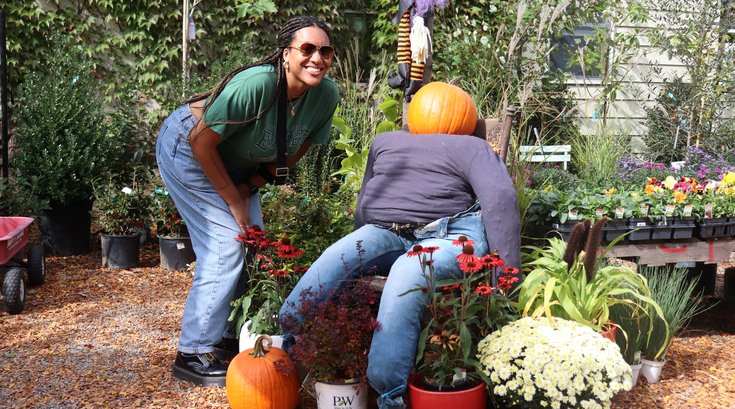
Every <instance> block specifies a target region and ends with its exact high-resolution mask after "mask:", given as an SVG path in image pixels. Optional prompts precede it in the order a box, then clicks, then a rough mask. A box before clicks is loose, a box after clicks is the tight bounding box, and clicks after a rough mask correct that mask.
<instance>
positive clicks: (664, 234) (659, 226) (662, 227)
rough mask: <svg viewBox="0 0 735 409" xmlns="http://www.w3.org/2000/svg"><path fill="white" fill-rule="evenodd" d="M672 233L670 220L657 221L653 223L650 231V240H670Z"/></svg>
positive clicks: (672, 227)
mask: <svg viewBox="0 0 735 409" xmlns="http://www.w3.org/2000/svg"><path fill="white" fill-rule="evenodd" d="M673 233H674V222H673V221H671V220H665V221H664V220H659V221H657V222H654V223H653V228H652V229H651V240H670V239H671V237H672V236H673Z"/></svg>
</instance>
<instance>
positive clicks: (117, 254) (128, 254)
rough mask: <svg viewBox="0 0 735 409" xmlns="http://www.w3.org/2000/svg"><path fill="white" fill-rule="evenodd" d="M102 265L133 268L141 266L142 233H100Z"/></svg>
mask: <svg viewBox="0 0 735 409" xmlns="http://www.w3.org/2000/svg"><path fill="white" fill-rule="evenodd" d="M100 241H101V245H102V267H107V268H119V269H122V268H133V267H139V266H140V234H136V235H130V236H117V235H112V234H100Z"/></svg>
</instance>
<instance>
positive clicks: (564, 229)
mask: <svg viewBox="0 0 735 409" xmlns="http://www.w3.org/2000/svg"><path fill="white" fill-rule="evenodd" d="M579 222H580V220H567V221H565V222H564V223H554V224H552V225H551V227H552V229H553V230H554V231H556V232H559V234H560V235H561V239H562V240H564V241H567V240H569V235H570V234H571V233H572V230H574V226H576V225H577V223H579Z"/></svg>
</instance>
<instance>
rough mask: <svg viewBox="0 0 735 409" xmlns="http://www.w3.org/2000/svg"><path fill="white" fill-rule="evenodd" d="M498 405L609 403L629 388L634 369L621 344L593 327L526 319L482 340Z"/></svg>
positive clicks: (483, 359)
mask: <svg viewBox="0 0 735 409" xmlns="http://www.w3.org/2000/svg"><path fill="white" fill-rule="evenodd" d="M477 358H478V360H479V361H480V363H481V364H482V367H483V368H484V371H485V372H486V373H487V374H488V375H489V378H490V388H491V390H490V391H491V394H492V396H493V400H495V401H496V405H495V406H496V407H501V408H509V407H513V408H516V407H549V408H586V407H610V403H611V400H612V398H613V396H614V395H615V394H616V393H618V392H620V391H626V390H630V389H631V387H632V384H631V371H630V367H629V366H628V364H626V362H625V360H624V359H623V357H622V356H621V355H620V351H619V350H618V347H617V345H615V344H613V343H612V342H608V341H607V340H605V339H603V338H601V337H600V336H599V335H598V334H597V333H596V332H595V331H594V330H592V329H591V328H589V327H588V326H585V325H581V324H579V323H578V322H576V321H571V320H565V319H561V318H549V319H544V318H539V319H535V318H531V317H525V318H522V319H520V320H517V321H514V322H511V323H510V324H508V325H506V326H504V327H503V328H501V329H500V330H499V331H496V332H494V333H492V334H490V335H488V336H487V337H486V338H484V339H483V340H482V341H480V343H479V347H478V354H477Z"/></svg>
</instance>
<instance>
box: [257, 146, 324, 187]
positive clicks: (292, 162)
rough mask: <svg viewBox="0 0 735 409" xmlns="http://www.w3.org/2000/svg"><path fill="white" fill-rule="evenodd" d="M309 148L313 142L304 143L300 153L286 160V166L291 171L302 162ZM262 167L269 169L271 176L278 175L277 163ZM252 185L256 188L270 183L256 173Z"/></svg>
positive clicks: (297, 152)
mask: <svg viewBox="0 0 735 409" xmlns="http://www.w3.org/2000/svg"><path fill="white" fill-rule="evenodd" d="M309 147H311V142H309V141H305V142H304V143H302V144H301V147H300V148H299V150H298V151H296V152H295V153H294V154H293V155H291V156H289V157H287V158H286V166H287V167H288V168H289V169H291V168H293V167H294V165H296V163H297V162H298V161H299V160H301V157H302V156H304V154H305V153H306V151H308V150H309ZM260 166H265V167H266V168H267V169H268V171H269V172H270V173H271V175H273V176H275V175H276V168H277V167H278V165H277V164H276V162H269V163H264V164H262V165H260ZM250 183H251V184H252V185H253V186H255V187H261V186H263V185H265V184H266V183H268V182H267V181H266V180H265V179H264V178H263V176H261V175H260V174H257V173H256V174H254V175H252V176H250Z"/></svg>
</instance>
